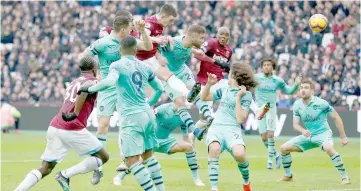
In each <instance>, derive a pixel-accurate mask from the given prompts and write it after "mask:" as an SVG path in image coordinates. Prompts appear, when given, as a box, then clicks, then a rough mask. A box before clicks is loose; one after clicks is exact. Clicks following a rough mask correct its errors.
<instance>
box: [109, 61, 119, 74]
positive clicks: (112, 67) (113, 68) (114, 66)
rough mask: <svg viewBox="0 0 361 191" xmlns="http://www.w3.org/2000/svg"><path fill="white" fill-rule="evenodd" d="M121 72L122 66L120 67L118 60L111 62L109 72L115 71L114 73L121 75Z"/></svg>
mask: <svg viewBox="0 0 361 191" xmlns="http://www.w3.org/2000/svg"><path fill="white" fill-rule="evenodd" d="M120 72H121V68H119V64H118V62H113V63H111V64H110V67H109V74H110V73H114V74H117V75H118V76H119V74H120Z"/></svg>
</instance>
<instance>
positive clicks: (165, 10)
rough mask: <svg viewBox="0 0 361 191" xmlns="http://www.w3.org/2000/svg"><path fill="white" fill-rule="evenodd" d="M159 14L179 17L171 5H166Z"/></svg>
mask: <svg viewBox="0 0 361 191" xmlns="http://www.w3.org/2000/svg"><path fill="white" fill-rule="evenodd" d="M159 13H161V14H163V15H167V16H173V17H177V10H176V9H175V8H174V7H173V6H172V5H169V4H165V5H163V6H162V7H161V8H160V11H159Z"/></svg>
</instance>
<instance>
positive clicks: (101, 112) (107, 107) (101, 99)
mask: <svg viewBox="0 0 361 191" xmlns="http://www.w3.org/2000/svg"><path fill="white" fill-rule="evenodd" d="M116 105H117V92H116V91H115V87H114V90H113V89H110V90H105V91H101V92H99V93H98V97H97V116H98V117H104V116H113V113H114V111H116Z"/></svg>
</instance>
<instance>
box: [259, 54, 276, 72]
mask: <svg viewBox="0 0 361 191" xmlns="http://www.w3.org/2000/svg"><path fill="white" fill-rule="evenodd" d="M276 67H277V62H276V60H275V59H274V58H271V57H269V58H265V59H263V60H262V61H261V68H262V70H263V72H264V73H265V74H267V75H268V74H271V73H272V72H273V70H275V69H276Z"/></svg>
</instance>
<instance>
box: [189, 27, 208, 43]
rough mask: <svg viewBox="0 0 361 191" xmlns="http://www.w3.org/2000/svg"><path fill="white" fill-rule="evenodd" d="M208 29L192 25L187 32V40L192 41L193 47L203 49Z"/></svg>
mask: <svg viewBox="0 0 361 191" xmlns="http://www.w3.org/2000/svg"><path fill="white" fill-rule="evenodd" d="M205 34H206V29H205V28H204V27H202V26H199V25H191V26H190V27H189V28H188V30H187V32H186V36H187V38H190V39H191V40H192V45H193V46H195V47H197V48H199V47H201V45H202V43H203V41H204V39H205V38H206V35H205Z"/></svg>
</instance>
